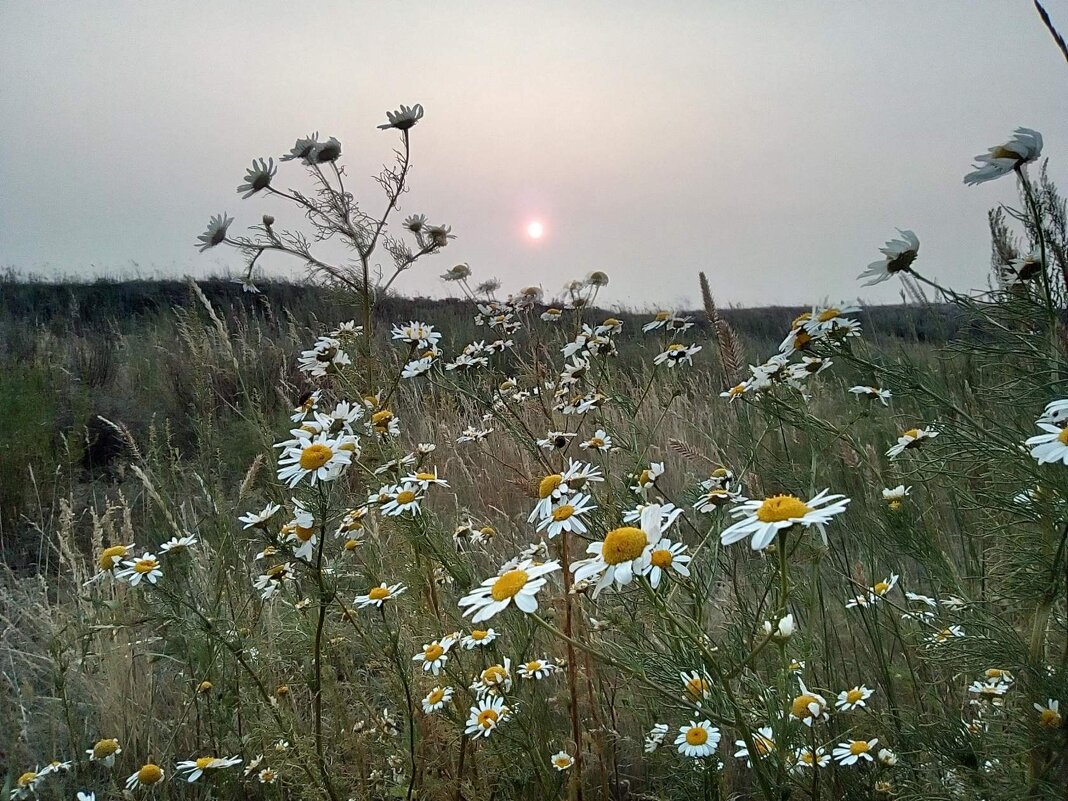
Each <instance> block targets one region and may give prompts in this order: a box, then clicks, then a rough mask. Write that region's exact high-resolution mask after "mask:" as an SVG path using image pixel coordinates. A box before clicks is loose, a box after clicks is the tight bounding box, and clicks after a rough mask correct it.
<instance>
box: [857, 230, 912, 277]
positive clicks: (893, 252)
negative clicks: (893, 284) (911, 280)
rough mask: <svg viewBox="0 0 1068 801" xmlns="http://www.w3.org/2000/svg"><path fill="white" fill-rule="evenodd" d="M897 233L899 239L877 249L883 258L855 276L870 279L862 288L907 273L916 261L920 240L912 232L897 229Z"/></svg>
mask: <svg viewBox="0 0 1068 801" xmlns="http://www.w3.org/2000/svg"><path fill="white" fill-rule="evenodd" d="M897 232H898V233H899V234H901V238H900V239H891V240H889V241H888V242H887V243H886V245H885V246H884V247H881V248H879V250H880V251H881V252H882V254H883V256H884V258H882V259H880V260H879V261H873V262H872V263H871V264H869V265H868V269H866V270H865V271H864V272H862V273H861V274H860V275H858V276H857V278H867V279H870V280H867V281H865V282H864V286H873V285H874V284H879V283H882V282H883V281H887V280H889V279H890V277H891V276H893V275H895V274H897V273H900V272H908V270H909V269H910V267H911V266H912V263H913V262H914V261H916V254H917V253H918V252H919V250H920V240H919V239H918V238H917V237H916V234H914V233H913V232H912V231H902V230H901V229H900V228H898V229H897Z"/></svg>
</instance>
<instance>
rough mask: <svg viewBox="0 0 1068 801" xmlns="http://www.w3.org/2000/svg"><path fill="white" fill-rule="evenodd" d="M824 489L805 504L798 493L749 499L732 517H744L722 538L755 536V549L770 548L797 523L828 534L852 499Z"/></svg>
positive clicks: (724, 540) (727, 541)
mask: <svg viewBox="0 0 1068 801" xmlns="http://www.w3.org/2000/svg"><path fill="white" fill-rule="evenodd" d="M828 492H829V490H823V491H822V492H820V493H819V494H818V495H816V496H815V497H814V498H812V500H810V501H808V503H805V502H804V501H802V500H801V499H800V498H798V497H796V496H794V495H773V496H772V497H770V498H765V499H764V500H762V501H759V500H754V501H746V502H745V503H743V504H741V506H739V507H738V508H737V509H734V510H733V511H732V512H731V516H732V517H738V518H742V519H741V520H739V521H737V522H736V523H734V524H733V525H732V526H730V528H728V529H726V530H725V531H723V533H722V534H720V541H721V542H722V543H723V544H724V545H730V544H732V543H735V542H738V541H739V540H742V539H745V538H746V537H750V536H751V537H752V541H751V542H750V547H751V548H752V549H753V550H754V551H762V550H764V549H765V548H767V547H768V546H769V545H770V544H771V542H772V540H774V539H775V536H776V535H777V534H778V533H779V532H780V531H783V530H786V529H790V528H792V527H793V526H798V525H799V526H804V527H805V528H809V527H811V526H815V527H816V530H817V531H819V532H820V533H821V534H824V536H826V535H825V532H824V526H826V524H827V523H829V522H830V520H831V518H833V517H834V516H835V515H839V514H841V513H842V512H844V511H845V510H846V506H847V505H848V504H849V498H846V497H845V496H844V495H828V494H827V493H828Z"/></svg>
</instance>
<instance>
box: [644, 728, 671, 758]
mask: <svg viewBox="0 0 1068 801" xmlns="http://www.w3.org/2000/svg"><path fill="white" fill-rule="evenodd" d="M668 731H670V728H669V727H668V725H667V724H666V723H654V724H653V728H651V729H650V730H649V733H648V734H646V735H645V753H647V754H651V753H653V751H655V750H656V749H657V748H659V747H660V746H661V745H663V744H664V740H665V738H667V733H668Z"/></svg>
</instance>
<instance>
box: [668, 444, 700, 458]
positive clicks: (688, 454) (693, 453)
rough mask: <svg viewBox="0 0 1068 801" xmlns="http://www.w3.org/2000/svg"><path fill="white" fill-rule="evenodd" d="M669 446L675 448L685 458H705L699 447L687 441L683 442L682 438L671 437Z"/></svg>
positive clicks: (671, 448)
mask: <svg viewBox="0 0 1068 801" xmlns="http://www.w3.org/2000/svg"><path fill="white" fill-rule="evenodd" d="M667 446H668V448H669V449H670V450H673V451H674V452H675V453H677V454H678V455H679V456H681V457H682V458H684V459H689V460H690V461H691V462H696V461H698V460H700V459H704V458H705V457H704V456H703V455H701V452H700V451H698V450H697V448H695V447H693V446H692V445H690V444H689V443H687V442H683V441H682V440H681V439H669V440H668V445H667Z"/></svg>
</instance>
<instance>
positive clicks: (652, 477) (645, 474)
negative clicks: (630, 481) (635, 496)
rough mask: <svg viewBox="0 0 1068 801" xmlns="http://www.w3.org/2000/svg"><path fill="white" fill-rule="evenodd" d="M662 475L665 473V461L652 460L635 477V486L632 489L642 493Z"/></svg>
mask: <svg viewBox="0 0 1068 801" xmlns="http://www.w3.org/2000/svg"><path fill="white" fill-rule="evenodd" d="M662 475H664V463H663V462H651V463H650V464H649V466H648V467H647V468H645V469H644V470H642V471H641V472H640V473H638V475H637V476H636V477H635V480H634V486H632V487H631V489H632V490H634V491H635V492H637V493H639V494H641V493H643V492H645V491H646V490H648V489H650V488H651V487H652V486H653V485H654V484H656V480H657V479H658V478H660V476H662Z"/></svg>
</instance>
